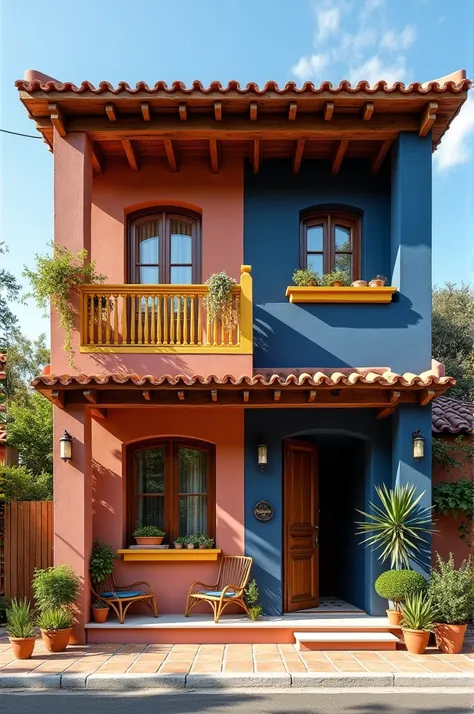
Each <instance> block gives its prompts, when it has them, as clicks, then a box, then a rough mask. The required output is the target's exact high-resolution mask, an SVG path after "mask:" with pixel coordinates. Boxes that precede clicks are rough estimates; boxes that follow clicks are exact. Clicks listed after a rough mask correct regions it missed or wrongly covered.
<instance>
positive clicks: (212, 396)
mask: <svg viewBox="0 0 474 714" xmlns="http://www.w3.org/2000/svg"><path fill="white" fill-rule="evenodd" d="M211 400H212V401H213V402H217V389H211Z"/></svg>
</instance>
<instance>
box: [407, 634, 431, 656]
mask: <svg viewBox="0 0 474 714" xmlns="http://www.w3.org/2000/svg"><path fill="white" fill-rule="evenodd" d="M403 639H404V640H405V645H406V648H407V650H408V651H409V652H410V653H411V654H423V652H424V651H425V650H426V648H427V647H428V641H429V639H430V633H429V631H428V630H405V629H403Z"/></svg>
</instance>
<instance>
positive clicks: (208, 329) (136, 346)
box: [81, 265, 253, 354]
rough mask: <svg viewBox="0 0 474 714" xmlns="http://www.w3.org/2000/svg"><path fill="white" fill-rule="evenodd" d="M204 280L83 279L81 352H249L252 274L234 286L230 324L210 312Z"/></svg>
mask: <svg viewBox="0 0 474 714" xmlns="http://www.w3.org/2000/svg"><path fill="white" fill-rule="evenodd" d="M206 295H207V286H206V285H107V284H106V285H84V286H83V287H82V289H81V352H157V353H158V352H183V353H184V352H187V353H213V354H216V353H233V352H235V353H240V354H252V349H253V348H252V341H253V340H252V319H253V318H252V277H251V275H250V266H246V265H243V266H242V269H241V276H240V284H238V285H235V287H234V288H233V289H232V312H233V315H234V316H235V319H234V320H232V322H231V324H223V323H222V322H221V321H220V320H219V321H215V320H211V319H210V318H209V315H208V312H207V309H206V299H205V298H206Z"/></svg>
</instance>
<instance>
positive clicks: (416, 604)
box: [401, 571, 433, 654]
mask: <svg viewBox="0 0 474 714" xmlns="http://www.w3.org/2000/svg"><path fill="white" fill-rule="evenodd" d="M401 572H403V571H401ZM402 611H403V618H402V630H403V639H404V640H405V645H406V648H407V650H408V652H411V654H423V652H424V651H425V650H426V648H427V646H428V640H429V639H430V632H432V630H433V606H432V602H431V600H429V599H426V596H425V594H424V593H423V592H417V593H415V594H413V595H409V596H408V597H407V598H406V600H405V603H404V604H403V606H402Z"/></svg>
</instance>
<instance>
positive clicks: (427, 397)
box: [420, 389, 436, 407]
mask: <svg viewBox="0 0 474 714" xmlns="http://www.w3.org/2000/svg"><path fill="white" fill-rule="evenodd" d="M435 396H436V392H435V390H434V389H424V390H423V391H422V393H421V395H420V407H426V405H427V404H429V403H430V402H431V400H432V399H433V398H434V397H435Z"/></svg>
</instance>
